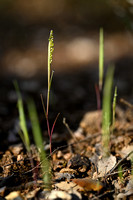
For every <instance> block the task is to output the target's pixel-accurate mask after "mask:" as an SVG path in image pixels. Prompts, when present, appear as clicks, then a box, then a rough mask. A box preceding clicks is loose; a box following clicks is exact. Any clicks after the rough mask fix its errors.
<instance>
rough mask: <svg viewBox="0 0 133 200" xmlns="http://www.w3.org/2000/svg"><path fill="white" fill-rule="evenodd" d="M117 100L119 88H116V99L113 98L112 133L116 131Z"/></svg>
mask: <svg viewBox="0 0 133 200" xmlns="http://www.w3.org/2000/svg"><path fill="white" fill-rule="evenodd" d="M116 98H117V87H115V92H114V98H113V114H112V133H113V131H114V126H115V110H116Z"/></svg>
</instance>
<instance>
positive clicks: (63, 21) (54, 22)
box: [0, 0, 133, 78]
mask: <svg viewBox="0 0 133 200" xmlns="http://www.w3.org/2000/svg"><path fill="white" fill-rule="evenodd" d="M100 27H103V29H104V35H105V63H109V62H114V63H116V62H117V61H118V60H120V59H126V61H127V58H129V59H131V58H132V50H133V36H132V29H133V1H132V0H108V1H105V0H100V2H99V0H94V1H89V0H88V1H87V0H82V1H81V0H56V1H55V0H49V1H47V0H37V1H36V0H28V1H27V0H23V1H21V0H1V1H0V68H1V71H0V73H1V75H5V76H7V75H8V76H18V77H23V78H32V77H35V76H38V75H39V76H42V75H43V73H45V71H46V69H47V45H48V37H49V32H50V30H51V29H53V31H54V42H55V51H54V58H53V68H54V70H55V71H56V73H57V72H62V71H64V70H68V69H73V70H77V69H78V68H80V69H81V68H84V67H88V68H89V67H90V68H91V67H94V66H96V67H97V66H98V54H99V29H100Z"/></svg>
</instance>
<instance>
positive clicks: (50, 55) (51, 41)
mask: <svg viewBox="0 0 133 200" xmlns="http://www.w3.org/2000/svg"><path fill="white" fill-rule="evenodd" d="M53 51H54V37H53V30H51V31H50V36H49V43H48V89H47V109H45V105H44V100H43V96H42V95H41V101H42V105H43V110H44V113H45V117H46V121H47V129H48V135H49V143H50V153H52V134H53V131H54V127H55V123H56V121H57V118H58V116H59V114H58V115H57V116H56V118H55V121H54V123H53V126H52V128H51V130H50V126H49V118H48V116H49V101H50V89H51V83H52V78H53V73H54V71H53V70H52V71H51V63H52V59H53Z"/></svg>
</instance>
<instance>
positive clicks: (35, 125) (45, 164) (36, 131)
mask: <svg viewBox="0 0 133 200" xmlns="http://www.w3.org/2000/svg"><path fill="white" fill-rule="evenodd" d="M28 112H29V116H30V121H31V125H32V132H33V136H34V141H35V144H36V147H37V149H38V152H39V155H40V161H41V170H42V174H43V181H44V183H45V184H46V185H49V184H50V180H51V178H50V176H51V174H50V165H49V161H48V159H47V157H46V153H45V151H44V145H43V138H42V132H41V128H40V124H39V119H38V114H37V110H36V106H35V103H34V101H33V100H32V99H30V100H29V101H28Z"/></svg>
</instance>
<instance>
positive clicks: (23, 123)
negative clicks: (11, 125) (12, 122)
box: [14, 81, 30, 152]
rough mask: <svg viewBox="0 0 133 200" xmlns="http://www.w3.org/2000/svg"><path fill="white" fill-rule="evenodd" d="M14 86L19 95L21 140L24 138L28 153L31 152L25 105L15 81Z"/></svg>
mask: <svg viewBox="0 0 133 200" xmlns="http://www.w3.org/2000/svg"><path fill="white" fill-rule="evenodd" d="M14 86H15V89H16V92H17V95H18V111H19V122H20V128H21V130H22V133H21V138H23V142H24V144H25V147H26V149H27V151H28V152H29V151H30V139H29V134H28V130H27V126H26V118H25V113H24V105H23V100H22V96H21V93H20V90H19V86H18V83H17V81H14Z"/></svg>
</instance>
